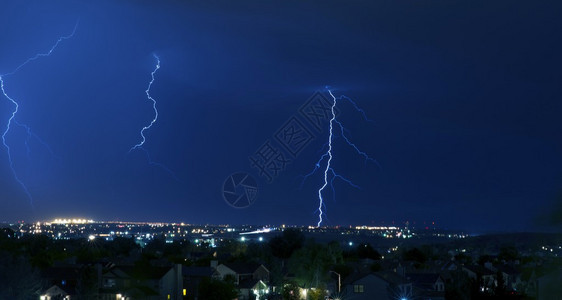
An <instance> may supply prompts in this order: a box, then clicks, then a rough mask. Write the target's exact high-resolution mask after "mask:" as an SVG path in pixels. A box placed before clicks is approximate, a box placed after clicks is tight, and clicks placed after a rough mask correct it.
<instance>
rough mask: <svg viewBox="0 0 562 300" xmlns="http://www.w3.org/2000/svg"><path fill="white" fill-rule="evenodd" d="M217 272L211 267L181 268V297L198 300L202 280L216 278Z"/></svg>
mask: <svg viewBox="0 0 562 300" xmlns="http://www.w3.org/2000/svg"><path fill="white" fill-rule="evenodd" d="M218 276H219V275H218V273H217V271H216V270H215V269H214V268H212V267H199V266H189V267H187V266H183V267H182V277H183V291H182V295H183V296H189V297H191V298H193V299H195V300H197V299H199V284H200V283H201V281H202V280H203V279H204V278H216V277H218Z"/></svg>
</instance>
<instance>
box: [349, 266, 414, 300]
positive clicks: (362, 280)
mask: <svg viewBox="0 0 562 300" xmlns="http://www.w3.org/2000/svg"><path fill="white" fill-rule="evenodd" d="M342 296H343V297H342V298H344V299H356V300H363V299H365V300H367V299H381V300H386V299H388V300H394V299H401V298H404V297H411V296H412V284H411V283H409V282H408V281H407V280H406V278H404V277H402V276H400V275H398V274H396V273H394V272H379V273H355V274H351V275H350V276H349V277H348V278H346V280H345V281H344V284H343V288H342Z"/></svg>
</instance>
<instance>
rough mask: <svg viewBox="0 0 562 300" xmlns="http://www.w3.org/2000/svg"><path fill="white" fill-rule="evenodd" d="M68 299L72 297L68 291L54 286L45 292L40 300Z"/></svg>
mask: <svg viewBox="0 0 562 300" xmlns="http://www.w3.org/2000/svg"><path fill="white" fill-rule="evenodd" d="M67 297H70V294H69V293H68V292H67V291H65V290H63V289H61V288H60V287H59V286H57V285H53V286H51V287H50V288H48V289H47V290H45V291H44V292H42V293H41V296H40V297H39V299H41V300H53V299H67Z"/></svg>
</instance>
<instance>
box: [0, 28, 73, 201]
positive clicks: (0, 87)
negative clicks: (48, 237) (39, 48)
mask: <svg viewBox="0 0 562 300" xmlns="http://www.w3.org/2000/svg"><path fill="white" fill-rule="evenodd" d="M78 24H79V21H77V22H76V25H74V29H73V30H72V33H71V34H69V35H65V36H61V37H59V38H58V40H57V41H56V42H55V44H54V45H53V46H52V47H51V48H50V49H49V51H47V52H45V53H38V54H36V55H35V56H32V57H30V58H28V59H27V60H25V61H24V62H23V63H22V64H20V65H19V66H18V67H17V68H15V69H14V70H13V71H12V72H10V73H6V74H2V75H0V90H2V94H4V97H6V99H8V100H9V101H10V102H12V104H13V105H14V110H13V111H12V114H11V116H10V118H9V119H8V124H7V125H6V129H5V130H4V132H3V133H2V144H3V145H4V147H5V148H6V151H7V153H8V161H9V163H10V169H11V170H12V173H13V175H14V179H15V180H16V181H17V182H18V184H19V185H20V186H21V187H22V188H23V190H24V192H25V193H26V195H27V197H28V198H29V202H30V204H31V205H32V206H33V197H32V196H31V193H30V192H29V190H28V188H27V186H26V185H25V183H24V182H23V181H22V180H21V179H20V178H19V176H18V175H17V172H16V169H15V167H14V161H13V160H12V152H11V149H10V146H9V145H8V142H7V141H6V135H7V134H8V133H9V132H10V129H11V125H12V123H14V124H16V125H17V126H20V127H23V128H24V129H25V130H26V132H27V135H28V137H27V139H26V140H25V145H26V148H27V153H28V155H29V152H30V148H29V143H28V142H29V139H30V137H31V136H33V137H36V138H37V139H38V140H39V141H40V142H41V143H42V144H43V145H45V146H46V147H47V148H48V149H49V151H50V148H49V147H48V145H47V144H46V143H45V142H43V141H42V140H41V139H40V138H38V137H37V136H36V135H35V134H34V133H33V132H32V131H31V128H30V127H29V126H27V125H25V124H23V123H19V122H17V121H16V115H17V113H18V111H19V104H18V102H17V101H16V100H15V99H14V98H12V97H10V96H9V95H8V93H7V92H6V90H5V88H4V79H5V78H6V77H7V76H11V75H14V74H15V73H17V72H18V71H19V70H20V69H21V68H23V67H24V66H25V65H27V64H28V63H30V62H32V61H35V60H37V59H38V58H40V57H47V56H50V55H51V54H52V53H53V51H54V50H55V49H56V48H57V47H58V45H59V44H60V43H61V42H62V41H64V40H67V39H70V38H72V37H73V36H74V34H75V33H76V29H77V28H78ZM51 153H52V152H51Z"/></svg>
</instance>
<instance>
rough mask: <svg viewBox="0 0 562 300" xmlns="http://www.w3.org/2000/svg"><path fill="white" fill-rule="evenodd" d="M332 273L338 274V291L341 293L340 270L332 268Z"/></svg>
mask: <svg viewBox="0 0 562 300" xmlns="http://www.w3.org/2000/svg"><path fill="white" fill-rule="evenodd" d="M330 272H331V273H334V274H336V275H338V293H341V275H340V274H339V273H338V272H335V271H332V270H330Z"/></svg>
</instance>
